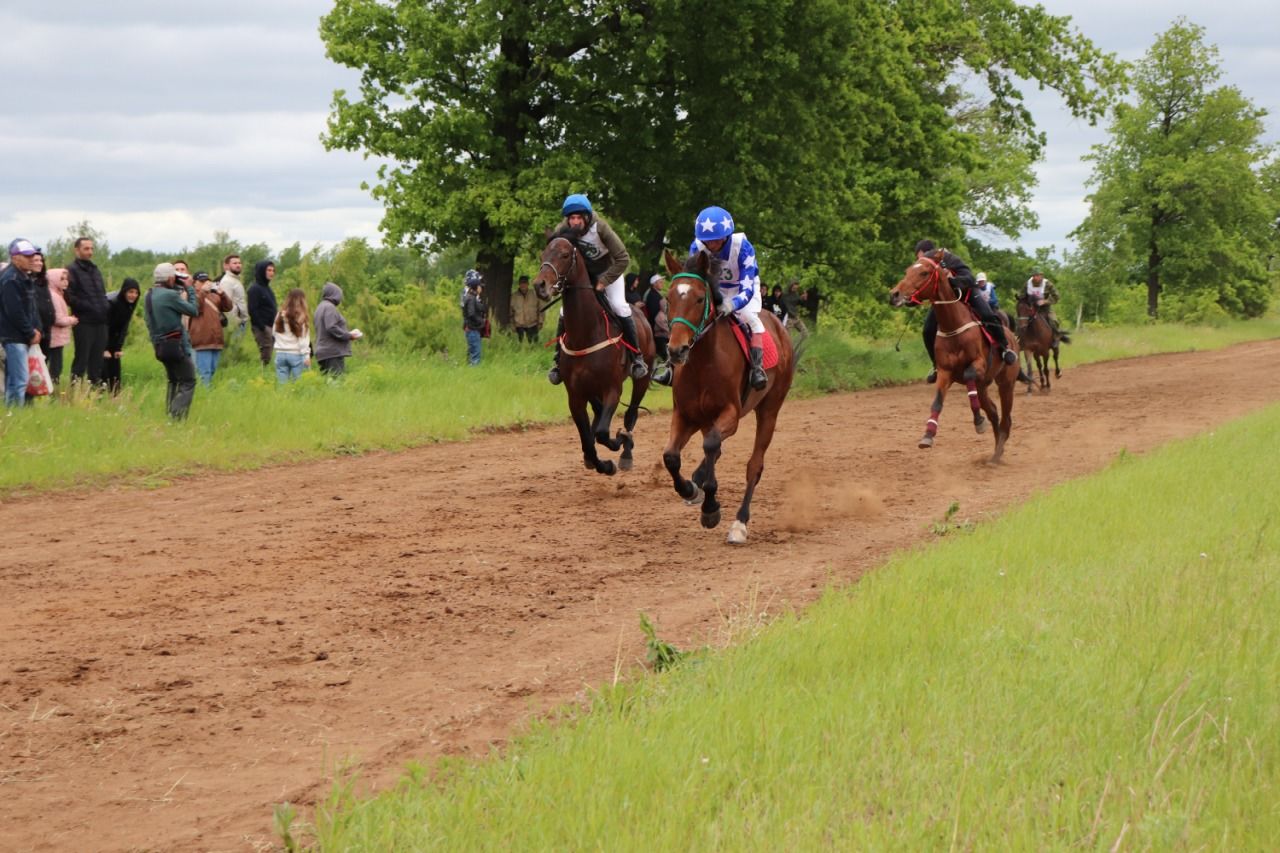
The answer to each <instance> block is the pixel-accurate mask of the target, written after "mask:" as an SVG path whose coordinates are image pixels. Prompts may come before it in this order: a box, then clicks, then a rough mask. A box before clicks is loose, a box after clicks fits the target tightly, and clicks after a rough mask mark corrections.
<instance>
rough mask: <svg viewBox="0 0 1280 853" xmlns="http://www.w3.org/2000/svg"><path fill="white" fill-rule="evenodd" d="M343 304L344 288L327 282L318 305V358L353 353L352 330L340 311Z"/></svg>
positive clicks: (339, 356)
mask: <svg viewBox="0 0 1280 853" xmlns="http://www.w3.org/2000/svg"><path fill="white" fill-rule="evenodd" d="M341 304H342V288H341V287H338V285H336V284H334V283H333V282H331V281H329V282H325V285H324V289H323V290H321V291H320V304H319V305H317V306H316V322H315V327H316V360H317V361H320V360H322V359H328V358H345V357H346V356H349V355H351V332H349V331H347V320H346V318H345V317H343V316H342V313H341V312H339V311H338V306H339V305H341Z"/></svg>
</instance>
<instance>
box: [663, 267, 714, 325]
mask: <svg viewBox="0 0 1280 853" xmlns="http://www.w3.org/2000/svg"><path fill="white" fill-rule="evenodd" d="M678 278H696V279H697V280H698V281H700V282H702V286H703V291H704V292H703V297H702V322H701V323H699V324H698V325H696V326H695V325H693V324H692V323H690V322H689V321H688V320H686V319H685V318H683V317H676V318H675V319H674V320H672V321H671V323H672V325H675V324H676V323H684V324H685V325H686V326H688V327H689V328H690V329H692V330H693V339H694V340H695V341H696V340H697V339H698V337H699V336H700V335H701V334H702V333H703V331H704V330H705V329H706V328H707V318H708V317H710V316H711V288H710V287H709V286H708V285H707V280H706V279H705V278H703V277H702V276H700V275H698V274H697V273H696V272H678V273H676V274H675V275H673V276H672V277H671V283H672V284H674V283H675V280H676V279H678Z"/></svg>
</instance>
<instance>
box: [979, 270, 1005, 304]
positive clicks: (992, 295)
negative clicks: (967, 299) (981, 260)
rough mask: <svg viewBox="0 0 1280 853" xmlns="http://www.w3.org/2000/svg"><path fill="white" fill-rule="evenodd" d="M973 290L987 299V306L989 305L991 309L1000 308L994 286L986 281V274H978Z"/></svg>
mask: <svg viewBox="0 0 1280 853" xmlns="http://www.w3.org/2000/svg"><path fill="white" fill-rule="evenodd" d="M974 290H976V291H978V292H979V293H981V294H982V295H983V296H985V297H986V298H987V304H988V305H990V306H991V307H992V309H997V308H999V307H1000V297H999V296H997V295H996V286H995V284H994V283H993V282H990V281H987V274H986V273H984V272H980V273H978V279H977V282H976V284H975V286H974Z"/></svg>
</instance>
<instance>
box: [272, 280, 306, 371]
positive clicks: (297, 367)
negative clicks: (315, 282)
mask: <svg viewBox="0 0 1280 853" xmlns="http://www.w3.org/2000/svg"><path fill="white" fill-rule="evenodd" d="M308 315H309V312H308V311H307V295H306V294H305V293H303V292H302V291H301V290H299V289H298V288H296V287H295V288H294V289H293V290H290V291H289V293H288V295H286V296H285V298H284V308H283V309H281V310H280V313H278V314H276V319H275V322H274V323H272V325H271V330H272V335H273V338H272V340H273V344H274V346H275V350H276V380H277V381H278V382H292V381H293V380H295V379H297V378H298V377H299V376H301V375H302V371H304V370H306V369H307V368H308V367H310V366H311V317H310V316H308Z"/></svg>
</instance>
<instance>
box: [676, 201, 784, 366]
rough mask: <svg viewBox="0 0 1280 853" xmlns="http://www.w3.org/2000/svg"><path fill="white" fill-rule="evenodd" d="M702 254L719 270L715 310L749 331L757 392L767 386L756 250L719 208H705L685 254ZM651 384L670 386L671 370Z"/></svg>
mask: <svg viewBox="0 0 1280 853" xmlns="http://www.w3.org/2000/svg"><path fill="white" fill-rule="evenodd" d="M697 251H705V252H707V253H708V254H709V255H711V257H712V258H713V259H715V261H716V262H718V263H717V264H716V266H718V267H719V270H720V280H719V281H717V282H716V284H717V285H719V290H720V301H719V305H718V306H717V308H716V310H717V311H719V312H720V313H721V314H722V315H725V316H728V315H729V314H733V315H735V316H737V318H738V319H739V320H741V321H742V323H743V324H744V325H746V326H747V327H748V328H750V329H751V345H750V347H749V349H748V355H749V358H750V361H751V376H750V378H749V380H748V381H749V382H750V383H751V387H752V388H755V389H756V390H757V391H759V390H760V389H761V388H764V387H765V385H767V384H768V382H769V378H768V377H767V376H766V375H765V372H764V323H762V322H761V321H760V309H761V307H762V304H761V297H760V268H759V267H758V266H757V265H756V250H755V249H754V248H753V247H752V245H751V241H750V240H748V239H747V235H746V234H743V233H742V232H741V231H737V232H735V231H734V227H733V217H732V216H731V215H730V214H729V211H727V210H725V209H724V208H723V207H708V208H705V209H704V210H703V211H702V212H701V213H699V214H698V218H697V219H696V220H694V223H693V242H692V243H690V244H689V254H693V253H694V252H697ZM653 379H654V381H655V382H660V383H662V384H664V385H666V384H670V382H671V369H670V368H667V369H665V370H664V371H663V372H662V374H661V375H659V376H655V377H654V378H653Z"/></svg>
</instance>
